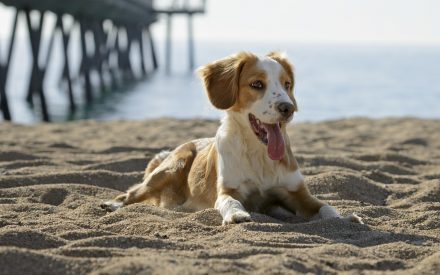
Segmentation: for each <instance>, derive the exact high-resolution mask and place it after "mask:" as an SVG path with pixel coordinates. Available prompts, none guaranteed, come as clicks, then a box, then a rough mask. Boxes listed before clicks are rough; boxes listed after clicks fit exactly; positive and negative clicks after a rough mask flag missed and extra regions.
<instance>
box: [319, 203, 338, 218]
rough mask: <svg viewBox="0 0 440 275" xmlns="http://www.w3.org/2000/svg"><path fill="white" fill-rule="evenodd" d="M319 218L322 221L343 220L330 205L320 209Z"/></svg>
mask: <svg viewBox="0 0 440 275" xmlns="http://www.w3.org/2000/svg"><path fill="white" fill-rule="evenodd" d="M319 216H320V217H321V219H330V218H342V216H341V215H340V214H339V213H338V211H337V210H336V209H335V208H334V207H333V206H330V205H328V204H326V205H324V206H322V207H321V208H320V209H319Z"/></svg>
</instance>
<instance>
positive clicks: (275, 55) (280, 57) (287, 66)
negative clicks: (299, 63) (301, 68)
mask: <svg viewBox="0 0 440 275" xmlns="http://www.w3.org/2000/svg"><path fill="white" fill-rule="evenodd" d="M267 57H269V58H272V59H273V60H275V61H276V62H278V63H280V64H281V66H283V68H284V70H285V71H286V73H287V74H288V75H289V77H290V78H291V79H292V88H293V86H294V84H295V75H294V68H293V65H292V63H290V61H289V60H288V59H287V56H286V54H285V53H282V52H270V53H268V54H267Z"/></svg>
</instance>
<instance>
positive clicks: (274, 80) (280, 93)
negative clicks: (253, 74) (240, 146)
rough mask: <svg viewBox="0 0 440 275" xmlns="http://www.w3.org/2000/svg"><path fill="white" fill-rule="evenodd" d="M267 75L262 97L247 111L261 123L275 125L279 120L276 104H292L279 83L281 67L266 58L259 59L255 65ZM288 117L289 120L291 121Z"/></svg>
mask: <svg viewBox="0 0 440 275" xmlns="http://www.w3.org/2000/svg"><path fill="white" fill-rule="evenodd" d="M257 66H258V67H259V68H261V69H262V70H263V71H264V72H265V73H266V75H267V83H266V90H265V93H264V96H263V97H262V98H261V99H259V100H257V101H255V102H254V103H253V104H252V106H251V107H250V109H249V112H250V113H252V114H254V115H255V116H256V117H257V118H259V119H260V120H261V121H262V122H265V123H277V122H278V121H279V120H280V113H279V112H278V110H277V104H278V103H281V102H287V103H290V104H293V102H292V100H291V99H290V97H289V95H288V94H287V91H286V90H285V89H284V87H283V85H284V84H283V83H280V75H281V72H282V70H283V67H282V66H281V65H280V64H279V63H278V62H276V61H275V60H273V59H271V58H268V57H261V58H260V59H259V61H258V63H257ZM291 119H292V117H290V119H289V120H291Z"/></svg>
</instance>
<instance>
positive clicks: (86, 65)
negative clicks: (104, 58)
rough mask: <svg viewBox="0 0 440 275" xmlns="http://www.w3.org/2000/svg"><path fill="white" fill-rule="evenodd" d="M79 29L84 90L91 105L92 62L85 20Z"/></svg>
mask: <svg viewBox="0 0 440 275" xmlns="http://www.w3.org/2000/svg"><path fill="white" fill-rule="evenodd" d="M79 29H80V34H81V52H82V62H81V69H80V71H81V72H82V74H83V76H84V89H85V100H86V104H91V103H92V101H93V94H92V83H91V81H90V68H91V61H90V57H89V54H88V51H87V41H86V31H87V29H86V21H85V20H84V19H82V20H80V21H79Z"/></svg>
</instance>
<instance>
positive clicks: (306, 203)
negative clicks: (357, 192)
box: [278, 183, 363, 223]
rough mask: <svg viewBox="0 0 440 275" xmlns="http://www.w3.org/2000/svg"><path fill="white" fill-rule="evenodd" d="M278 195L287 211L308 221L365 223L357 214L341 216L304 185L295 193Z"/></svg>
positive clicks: (287, 192)
mask: <svg viewBox="0 0 440 275" xmlns="http://www.w3.org/2000/svg"><path fill="white" fill-rule="evenodd" d="M278 194H279V197H280V199H281V202H282V203H283V205H284V206H285V207H286V208H287V209H289V210H290V211H292V212H295V213H296V214H297V215H299V216H302V217H304V218H306V219H310V220H313V219H319V218H321V219H329V218H340V219H343V220H346V221H349V222H354V223H363V222H362V220H361V218H360V217H358V216H357V215H356V214H351V215H348V216H346V217H343V216H341V214H339V212H338V211H337V210H336V209H335V208H334V207H333V206H330V205H328V204H326V203H324V202H322V201H320V200H319V199H317V198H316V197H314V196H312V194H310V191H309V189H308V188H307V186H306V185H305V184H304V183H302V184H301V185H299V186H298V188H297V190H295V191H287V190H285V191H283V192H281V193H278Z"/></svg>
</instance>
